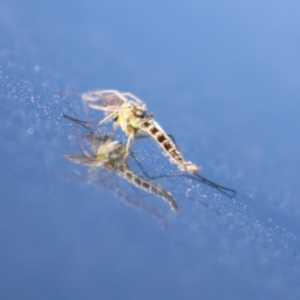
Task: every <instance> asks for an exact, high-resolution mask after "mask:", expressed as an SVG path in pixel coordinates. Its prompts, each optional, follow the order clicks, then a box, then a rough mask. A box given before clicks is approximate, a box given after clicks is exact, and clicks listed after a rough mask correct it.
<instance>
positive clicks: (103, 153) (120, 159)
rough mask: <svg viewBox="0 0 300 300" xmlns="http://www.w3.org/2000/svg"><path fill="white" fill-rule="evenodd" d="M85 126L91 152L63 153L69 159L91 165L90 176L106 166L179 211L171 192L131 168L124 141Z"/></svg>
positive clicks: (72, 119) (70, 118)
mask: <svg viewBox="0 0 300 300" xmlns="http://www.w3.org/2000/svg"><path fill="white" fill-rule="evenodd" d="M65 117H66V118H68V119H69V120H71V121H75V122H76V121H77V120H76V119H74V118H72V117H67V116H65ZM85 128H86V129H88V135H87V136H86V137H87V139H88V140H89V142H90V146H91V153H89V152H88V151H86V150H84V149H83V154H84V155H76V154H63V155H64V156H65V157H66V158H67V159H68V160H70V161H72V162H74V163H78V164H81V165H86V166H89V167H90V171H89V172H90V176H91V174H95V172H97V170H99V168H105V169H106V170H107V171H115V172H116V173H117V174H118V175H119V176H121V177H122V178H124V179H125V180H126V181H127V182H129V183H130V184H131V185H133V186H135V187H138V188H139V189H142V190H145V191H146V192H149V193H153V194H155V195H156V196H158V197H160V198H162V199H163V200H165V201H166V202H167V203H168V204H169V206H170V208H171V210H173V211H177V209H178V206H177V203H176V201H175V200H174V199H173V197H172V196H171V194H170V193H169V192H167V191H166V190H164V189H163V188H162V187H160V186H159V185H157V184H155V183H153V182H151V181H149V180H148V179H145V178H143V177H141V176H140V175H138V174H136V173H135V172H134V171H132V170H131V169H130V167H129V166H128V164H127V163H126V160H127V157H128V153H129V152H127V151H126V148H125V146H124V145H123V144H122V143H120V142H118V141H116V140H114V139H113V138H112V137H111V136H109V135H103V134H101V133H99V132H95V131H92V130H90V129H89V128H88V127H86V126H85Z"/></svg>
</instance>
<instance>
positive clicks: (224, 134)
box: [0, 0, 300, 300]
mask: <svg viewBox="0 0 300 300" xmlns="http://www.w3.org/2000/svg"><path fill="white" fill-rule="evenodd" d="M299 14H300V3H299V2H298V1H196V0H194V1H192V0H188V1H165V0H162V1H147V0H146V1H133V0H129V1H93V0H88V1H65V2H61V1H57V0H53V1H47V2H44V3H41V1H33V0H32V1H26V0H24V1H17V0H10V1H7V0H2V1H1V3H0V62H1V69H0V72H1V73H0V87H1V89H0V100H1V104H0V105H1V110H0V122H1V131H0V138H1V143H2V144H1V149H0V155H1V169H0V179H1V185H0V195H1V201H0V270H1V271H0V296H1V299H264V300H265V299H299V297H300V286H299V279H300V278H299V275H300V266H299V263H300V251H299V250H300V249H299V246H300V241H299V236H300V232H299V228H300V226H299V225H300V222H299V216H300V202H299V167H300V159H299V150H300V139H299V130H300V126H299V124H300V122H299V109H300V102H299V92H300V85H299V82H300V38H299V32H300V19H299ZM100 88H106V89H107V88H113V89H118V90H121V91H130V92H132V93H134V94H136V95H138V96H139V97H140V98H141V99H143V100H144V101H145V102H146V103H147V106H148V108H149V111H150V112H152V111H153V112H155V117H156V120H157V121H158V122H159V123H160V124H161V125H162V127H163V128H164V129H165V130H166V131H167V132H168V133H172V134H173V135H174V136H175V138H176V141H177V143H178V145H179V147H180V149H181V150H182V152H183V153H184V155H185V157H186V158H187V159H189V160H192V161H193V162H196V163H197V164H198V165H201V166H202V167H203V172H202V174H203V175H204V176H206V177H208V178H210V179H212V180H214V181H216V182H219V183H221V184H223V185H226V186H229V187H233V188H235V189H236V190H237V192H238V195H237V197H236V198H235V200H234V201H232V200H230V199H228V198H226V197H223V196H220V195H219V194H218V193H215V191H212V190H211V189H207V187H205V186H203V185H201V184H197V183H196V182H190V181H188V180H185V179H184V178H179V179H178V180H170V179H166V180H162V181H160V184H161V185H162V186H164V187H165V188H166V189H167V190H169V191H171V192H172V194H173V195H174V197H175V198H176V199H177V201H178V205H179V207H180V209H179V212H178V213H177V214H173V213H172V212H170V211H169V209H168V207H167V205H166V204H165V203H163V202H162V201H161V200H159V199H157V198H156V197H154V196H145V195H143V196H141V197H142V198H143V199H144V200H146V201H147V203H149V204H151V205H153V206H155V207H156V208H157V209H159V210H160V211H161V213H162V214H163V216H164V218H165V219H166V220H167V221H168V224H169V225H168V228H167V229H162V228H161V226H160V223H159V222H158V221H157V220H156V219H155V218H152V217H151V216H150V215H149V214H147V213H145V212H143V211H141V210H137V209H133V208H132V207H131V206H128V205H124V203H122V201H118V199H117V198H116V197H115V196H113V195H112V193H110V192H109V191H107V190H106V189H105V188H104V187H103V186H101V185H100V186H97V185H93V184H88V180H87V179H86V178H84V176H83V177H79V178H78V177H76V176H75V177H74V176H73V175H74V174H78V173H75V169H76V170H77V171H78V170H80V172H81V173H80V174H84V173H82V172H84V168H80V167H77V166H75V165H72V164H71V163H70V162H68V161H66V160H65V159H64V158H63V157H62V156H61V153H65V152H71V153H75V152H76V151H77V153H78V152H79V151H80V149H79V146H78V143H77V142H76V134H75V130H74V126H72V124H70V122H68V121H66V120H62V119H61V118H60V114H61V113H62V112H66V113H68V112H70V109H69V106H68V104H67V102H66V99H65V98H66V97H63V96H62V95H61V94H60V93H59V92H58V90H59V89H62V90H72V91H75V92H84V91H87V90H94V89H100ZM67 101H68V103H69V104H70V105H71V106H72V107H73V108H74V109H75V110H76V111H77V112H78V114H80V113H82V112H81V104H80V100H79V99H77V98H76V97H68V98H67ZM81 116H83V115H82V114H81ZM97 116H98V117H99V118H100V114H98V115H97ZM109 128H111V127H109ZM133 149H134V151H135V152H136V153H137V156H139V157H140V158H142V160H143V165H144V167H145V168H146V169H147V171H149V172H150V173H151V174H153V175H155V174H161V173H167V172H169V170H176V167H174V166H173V165H170V163H169V161H168V159H166V158H165V157H164V156H163V155H162V153H161V151H160V149H158V147H157V146H156V145H155V144H154V142H151V141H141V142H140V141H138V142H136V143H135V144H134V147H133ZM78 168H79V169H78ZM116 180H118V179H116ZM120 185H122V187H123V188H124V190H125V191H128V193H129V194H130V195H135V192H134V190H133V189H132V188H131V187H130V186H129V185H126V184H124V183H122V182H121V183H120ZM112 192H113V191H112ZM201 201H205V203H209V204H210V205H211V206H212V207H213V208H215V209H217V210H218V211H220V212H222V214H223V215H222V216H219V215H218V214H216V213H214V212H213V211H212V210H211V209H208V208H206V207H204V206H203V205H201Z"/></svg>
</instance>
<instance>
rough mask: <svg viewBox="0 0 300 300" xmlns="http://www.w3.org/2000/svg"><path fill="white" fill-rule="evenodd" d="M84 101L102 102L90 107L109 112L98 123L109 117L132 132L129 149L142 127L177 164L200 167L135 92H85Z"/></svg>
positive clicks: (186, 168)
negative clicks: (185, 157) (169, 134)
mask: <svg viewBox="0 0 300 300" xmlns="http://www.w3.org/2000/svg"><path fill="white" fill-rule="evenodd" d="M81 97H82V99H83V100H84V101H89V102H97V101H102V103H100V104H99V103H96V104H94V103H89V107H91V108H94V109H97V110H102V111H104V112H105V113H106V114H107V115H106V116H105V117H104V119H102V120H101V121H99V122H98V123H97V124H102V123H104V122H106V121H108V120H111V119H113V120H114V122H115V123H114V128H117V127H118V126H120V127H121V129H122V130H123V131H124V132H125V134H126V135H127V136H128V139H127V143H126V151H129V148H130V143H131V141H132V139H133V138H134V137H135V136H136V134H137V133H138V132H139V131H144V132H146V133H147V134H149V135H150V136H151V137H152V138H153V139H155V140H156V142H157V143H158V144H159V145H160V147H161V148H162V149H163V150H164V151H165V153H166V154H167V155H168V156H169V158H170V160H171V161H172V162H173V163H175V164H177V165H178V167H179V168H180V169H181V170H183V171H188V172H191V173H195V172H198V171H199V167H198V166H196V165H194V164H193V163H192V162H190V161H186V160H185V159H184V158H183V156H182V154H181V152H180V151H179V149H178V147H177V146H176V144H175V143H174V142H173V141H172V139H171V138H170V137H169V136H168V135H167V134H166V132H165V131H164V130H163V129H162V128H161V127H160V126H159V125H158V123H157V122H155V120H154V118H153V114H148V113H147V108H146V104H145V103H143V102H142V101H141V100H140V99H139V98H137V97H136V96H135V95H133V94H131V93H121V92H118V91H116V90H99V91H95V92H90V93H84V94H82V95H81Z"/></svg>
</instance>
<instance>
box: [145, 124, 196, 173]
mask: <svg viewBox="0 0 300 300" xmlns="http://www.w3.org/2000/svg"><path fill="white" fill-rule="evenodd" d="M140 128H141V129H142V130H144V131H146V132H147V133H148V134H149V135H150V136H152V137H153V138H154V139H155V140H156V141H157V142H158V144H159V145H160V146H161V147H162V148H163V149H164V151H165V152H166V153H167V154H168V156H169V157H170V159H171V161H173V162H174V163H176V164H177V165H178V167H179V168H180V169H181V170H183V171H188V172H191V173H195V172H198V171H199V167H197V166H196V165H194V164H193V163H192V162H190V161H186V160H185V159H184V158H183V156H182V154H181V153H180V151H179V150H178V148H177V146H176V145H175V143H174V142H173V141H172V140H171V139H170V137H169V136H168V135H167V134H166V133H165V132H164V131H163V130H162V129H161V128H160V127H159V126H157V125H156V124H155V123H154V122H153V121H152V120H151V119H148V120H145V121H144V122H141V124H140Z"/></svg>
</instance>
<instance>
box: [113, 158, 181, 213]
mask: <svg viewBox="0 0 300 300" xmlns="http://www.w3.org/2000/svg"><path fill="white" fill-rule="evenodd" d="M116 170H117V171H118V172H119V174H120V176H122V177H123V178H125V179H126V180H127V181H128V182H129V183H131V184H133V185H135V186H136V187H138V188H140V189H143V190H145V191H147V192H149V193H153V194H155V195H157V196H160V197H161V198H163V199H164V200H165V201H166V202H168V203H169V205H170V207H171V209H172V210H174V211H176V210H177V209H178V206H177V203H176V201H175V200H174V199H173V198H172V196H171V194H170V193H168V192H167V191H165V190H164V189H163V188H161V187H160V186H158V185H156V184H154V183H152V182H150V181H148V180H146V179H144V178H142V177H140V176H139V175H137V174H136V173H134V172H133V171H132V170H130V169H129V168H128V166H127V165H126V164H125V163H123V164H120V165H118V166H116Z"/></svg>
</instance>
